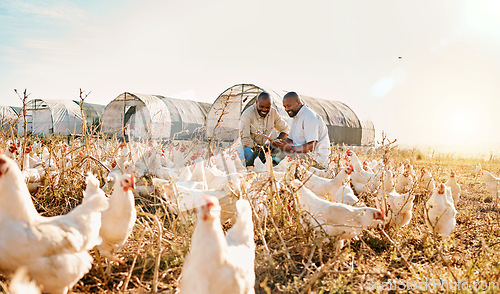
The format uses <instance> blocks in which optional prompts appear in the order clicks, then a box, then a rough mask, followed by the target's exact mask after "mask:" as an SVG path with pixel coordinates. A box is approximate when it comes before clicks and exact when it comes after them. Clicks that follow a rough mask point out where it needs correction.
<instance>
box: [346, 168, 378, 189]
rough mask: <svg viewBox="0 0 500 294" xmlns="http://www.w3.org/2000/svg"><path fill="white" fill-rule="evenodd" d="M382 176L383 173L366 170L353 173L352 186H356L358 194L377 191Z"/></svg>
mask: <svg viewBox="0 0 500 294" xmlns="http://www.w3.org/2000/svg"><path fill="white" fill-rule="evenodd" d="M381 178H382V173H377V174H374V173H370V172H367V171H365V170H361V171H360V172H355V173H353V174H352V175H351V182H352V186H353V187H354V192H356V193H357V194H358V195H359V194H360V193H373V192H376V191H377V186H378V184H379V181H380V179H381Z"/></svg>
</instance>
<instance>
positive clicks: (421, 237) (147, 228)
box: [1, 138, 500, 293]
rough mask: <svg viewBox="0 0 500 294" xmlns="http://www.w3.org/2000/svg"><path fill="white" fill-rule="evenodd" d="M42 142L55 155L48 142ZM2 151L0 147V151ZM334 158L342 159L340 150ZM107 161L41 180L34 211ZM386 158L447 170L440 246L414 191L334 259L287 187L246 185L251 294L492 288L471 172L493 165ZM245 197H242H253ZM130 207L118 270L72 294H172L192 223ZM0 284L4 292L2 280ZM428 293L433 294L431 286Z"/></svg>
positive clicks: (483, 203)
mask: <svg viewBox="0 0 500 294" xmlns="http://www.w3.org/2000/svg"><path fill="white" fill-rule="evenodd" d="M3 142H5V140H4V141H3ZM46 142H47V143H46V144H47V145H48V146H49V149H50V150H51V152H54V153H55V152H56V151H57V148H58V147H57V146H56V144H55V142H56V138H52V141H50V140H46ZM87 144H90V146H91V147H90V148H89V149H90V150H104V146H103V142H102V141H98V140H96V139H93V140H90V141H89V142H87ZM114 144H115V145H117V143H116V142H115V143H114ZM5 147H6V146H5V144H4V145H3V146H2V148H4V149H5ZM79 148H80V147H76V146H70V148H69V149H68V153H75V154H76V153H77V152H78V151H79V150H80V149H79ZM336 152H337V153H338V154H339V155H341V154H342V153H341V151H340V150H338V151H336ZM382 154H383V151H382V150H377V151H375V152H373V153H372V154H370V155H369V158H370V159H371V158H377V159H378V158H381V156H382ZM90 155H92V157H94V159H95V160H94V159H92V158H90V157H89V156H90ZM111 155H112V152H109V153H106V152H104V151H103V153H102V154H101V155H100V156H97V155H95V154H87V156H86V157H83V158H78V159H75V161H74V162H73V164H72V167H71V168H64V169H62V168H61V172H60V174H59V175H58V176H57V177H54V178H49V179H47V180H46V182H45V185H44V188H42V189H39V190H38V192H37V193H36V194H35V195H33V201H34V203H35V206H36V208H37V209H38V211H39V212H40V213H41V214H43V215H47V216H51V215H58V214H62V213H67V212H68V211H70V210H71V209H72V208H74V207H75V206H76V205H78V204H79V203H80V202H81V200H82V193H81V191H82V188H83V187H84V178H83V175H84V174H85V172H86V171H87V170H91V171H93V172H94V173H95V174H97V175H98V178H99V179H100V180H101V181H102V182H103V179H104V177H105V175H106V169H105V168H104V167H103V166H101V165H100V163H99V162H103V161H105V160H106V159H107V158H109V157H110V156H111ZM361 156H362V157H364V156H363V154H362V155H361ZM386 156H387V159H388V160H389V161H390V162H391V163H392V164H394V165H397V164H398V163H400V162H403V161H404V160H410V162H411V163H412V164H413V165H414V166H415V168H416V169H417V170H418V169H420V168H421V167H423V166H425V167H426V168H427V169H428V170H430V171H431V172H432V174H433V175H434V178H435V179H436V181H437V182H438V183H440V182H444V181H446V180H447V179H448V175H449V171H450V170H452V169H453V170H455V171H456V173H457V177H458V182H459V184H461V185H462V196H461V200H460V202H459V203H458V205H457V211H458V213H457V226H456V227H455V229H454V230H453V233H452V235H451V236H450V237H449V238H442V237H440V236H436V235H434V234H432V233H431V232H429V230H428V229H427V227H426V225H425V223H424V213H423V207H424V203H425V200H426V199H427V198H428V196H429V195H426V194H425V193H424V192H423V191H419V190H418V189H416V190H415V192H414V193H415V195H416V197H415V198H416V200H415V201H416V205H415V207H414V217H413V219H412V220H411V223H410V224H409V225H408V226H407V227H405V228H403V229H399V230H394V229H390V230H389V231H387V232H384V231H380V230H377V229H373V230H369V231H365V232H364V233H363V235H362V236H361V237H360V238H359V239H358V240H353V241H351V242H347V245H346V246H345V247H344V248H343V249H342V250H341V251H340V253H339V254H338V255H336V254H335V248H334V244H333V242H332V241H326V240H325V236H323V235H321V234H318V233H315V232H314V231H312V230H311V229H309V228H307V227H305V226H303V225H301V223H300V214H299V212H298V209H297V208H296V207H297V206H296V201H295V197H294V194H293V193H292V192H291V190H290V188H289V187H288V185H287V184H286V182H288V181H289V180H285V183H276V182H275V181H274V180H268V179H261V180H260V181H259V182H258V185H260V186H259V187H258V189H255V187H256V186H257V184H254V185H253V188H254V189H253V190H252V191H258V190H264V191H266V193H267V195H268V200H267V208H268V211H269V213H268V215H267V217H259V218H254V221H255V232H256V234H255V242H256V245H257V247H256V261H255V273H256V287H255V288H256V292H257V293H301V292H304V293H308V291H311V292H313V293H361V292H370V287H369V286H370V285H374V284H375V283H376V282H379V283H385V282H388V281H393V282H397V281H399V280H400V279H402V280H405V281H406V283H415V282H425V281H432V280H434V279H441V280H443V281H445V282H448V283H451V282H455V281H459V282H467V283H469V286H472V283H473V282H474V281H484V282H500V280H499V277H500V250H499V247H500V230H499V229H500V211H499V210H498V209H497V208H495V207H494V203H495V201H493V199H492V196H491V195H489V194H488V192H487V191H486V188H485V186H484V184H483V181H482V178H481V177H480V176H478V175H477V174H475V172H474V170H475V165H476V163H480V164H481V165H482V166H483V168H484V169H487V170H490V171H492V172H493V173H494V174H496V175H498V174H500V161H499V160H498V159H495V158H491V159H490V160H488V161H485V160H481V159H470V158H460V157H457V156H453V155H446V154H437V155H436V154H434V155H433V156H432V157H430V156H429V155H427V154H422V153H421V152H419V151H418V150H398V149H392V150H390V152H388V153H387V154H386ZM286 179H289V178H286ZM252 191H247V193H255V192H252ZM371 197H372V196H365V197H364V200H365V201H366V202H367V203H371V201H372V200H371ZM136 208H137V211H138V220H137V223H136V226H135V228H134V231H133V234H132V236H131V237H130V239H129V241H128V242H127V244H126V246H125V247H124V248H123V249H122V251H121V252H120V253H119V254H118V256H119V258H121V259H122V260H123V261H124V262H125V264H124V265H116V264H110V263H106V264H105V267H112V268H111V269H110V272H111V274H110V275H109V276H105V277H103V276H102V274H101V272H100V271H99V269H98V268H97V266H96V263H94V267H93V268H92V269H91V271H90V272H89V273H88V274H87V275H85V277H84V278H83V279H82V280H80V281H79V282H78V283H77V285H76V286H75V287H74V288H73V292H75V293H118V292H131V293H146V292H154V290H155V288H156V289H157V291H158V292H160V293H174V292H175V289H176V287H177V285H178V283H179V276H180V273H181V268H182V263H183V259H184V256H185V255H186V254H187V252H188V251H189V245H190V244H189V243H190V236H191V234H192V232H193V229H194V222H195V221H194V219H195V217H194V216H176V215H172V214H170V213H168V212H167V210H166V208H165V206H164V202H163V201H162V199H161V197H160V196H159V195H158V194H157V193H154V194H151V195H145V196H140V195H136ZM1 281H2V282H4V283H7V282H8V281H7V277H2V278H1ZM383 285H385V286H386V287H389V286H388V285H387V284H381V286H383ZM451 286H452V285H451ZM497 286H498V285H497ZM391 287H397V284H396V286H394V285H392V286H391ZM309 288H310V289H309ZM497 289H500V288H497ZM428 290H431V292H442V291H441V290H442V289H441V288H440V287H438V286H436V287H435V288H429V289H428ZM498 291H499V290H497V291H495V290H492V291H490V292H491V293H496V292H498ZM468 292H473V291H468ZM478 292H481V291H478Z"/></svg>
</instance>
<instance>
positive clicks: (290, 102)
mask: <svg viewBox="0 0 500 294" xmlns="http://www.w3.org/2000/svg"><path fill="white" fill-rule="evenodd" d="M302 105H303V103H302V101H300V98H299V95H297V93H295V92H288V93H286V94H285V96H283V107H285V111H286V112H287V113H288V115H289V116H290V117H294V116H296V115H297V113H298V112H299V110H300V108H301V107H302Z"/></svg>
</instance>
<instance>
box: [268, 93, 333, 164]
mask: <svg viewBox="0 0 500 294" xmlns="http://www.w3.org/2000/svg"><path fill="white" fill-rule="evenodd" d="M283 107H284V108H285V110H286V112H287V113H288V115H289V116H290V117H291V118H292V124H291V126H290V134H289V135H288V138H286V139H284V140H281V141H280V144H277V143H275V145H277V146H278V147H279V148H280V149H281V150H283V151H286V152H289V153H295V154H297V155H299V154H306V153H310V155H311V156H312V158H313V159H314V160H315V161H316V162H317V163H318V164H319V165H321V166H322V167H325V168H326V167H328V163H329V156H330V138H329V137H328V128H327V127H326V124H325V122H324V121H323V119H322V118H321V116H319V114H317V113H316V112H314V111H313V110H311V109H310V108H309V107H307V105H305V104H304V103H302V101H301V100H300V97H299V95H297V93H295V92H288V93H286V94H285V96H284V97H283Z"/></svg>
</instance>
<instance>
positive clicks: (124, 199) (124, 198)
mask: <svg viewBox="0 0 500 294" xmlns="http://www.w3.org/2000/svg"><path fill="white" fill-rule="evenodd" d="M89 186H90V187H93V189H96V190H100V189H99V181H98V180H97V179H96V178H95V177H92V178H89V177H87V189H88V187H89ZM133 189H134V175H133V174H131V175H130V174H125V175H120V176H118V178H117V180H116V182H115V185H114V187H113V194H111V196H110V197H109V207H108V209H106V210H105V211H103V212H102V213H101V218H102V220H101V221H102V225H101V230H100V231H99V235H100V236H101V238H102V243H101V244H100V245H98V246H97V249H99V252H101V253H102V255H104V256H106V257H108V258H111V259H113V257H112V256H113V254H114V253H115V252H117V251H118V250H120V249H121V248H122V247H123V245H124V244H125V242H126V241H127V239H128V237H129V236H130V233H131V232H132V229H133V228H134V224H135V220H136V217H137V212H136V211H135V200H134V194H133V193H132V190H133ZM101 191H102V190H101Z"/></svg>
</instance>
